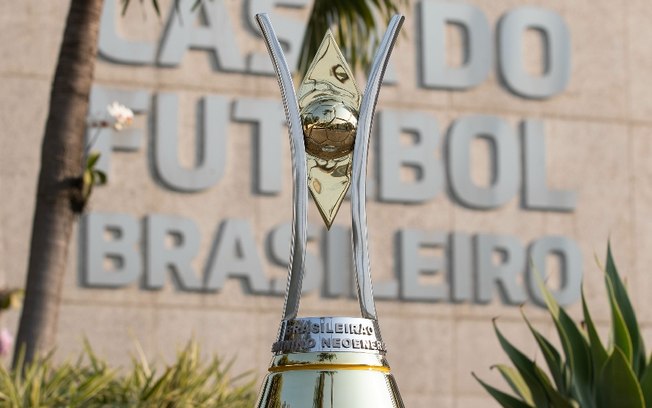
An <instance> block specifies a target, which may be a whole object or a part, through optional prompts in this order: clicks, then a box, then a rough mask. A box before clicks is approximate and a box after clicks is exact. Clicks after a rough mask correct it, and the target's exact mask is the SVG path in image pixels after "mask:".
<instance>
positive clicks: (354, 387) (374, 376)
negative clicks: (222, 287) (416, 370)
mask: <svg viewBox="0 0 652 408" xmlns="http://www.w3.org/2000/svg"><path fill="white" fill-rule="evenodd" d="M389 370H390V369H389V365H388V364H387V361H386V360H385V358H384V357H383V356H380V355H373V354H365V353H350V352H342V353H294V354H284V355H280V356H276V357H274V358H273V359H272V364H271V367H270V369H269V371H270V373H269V374H268V375H267V377H265V380H264V382H263V389H262V392H261V394H260V397H259V400H258V403H257V405H256V406H257V407H258V408H303V407H307V408H310V407H312V408H327V407H328V408H332V407H337V408H402V407H403V406H404V405H403V401H402V400H401V397H400V395H399V393H398V388H397V386H396V382H395V381H394V377H393V376H392V375H391V374H390V372H389Z"/></svg>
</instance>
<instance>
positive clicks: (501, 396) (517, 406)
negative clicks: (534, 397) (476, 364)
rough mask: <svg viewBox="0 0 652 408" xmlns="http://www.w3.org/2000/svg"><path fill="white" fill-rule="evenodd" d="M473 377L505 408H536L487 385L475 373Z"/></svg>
mask: <svg viewBox="0 0 652 408" xmlns="http://www.w3.org/2000/svg"><path fill="white" fill-rule="evenodd" d="M471 375H473V378H475V379H476V380H477V381H478V382H479V383H480V385H482V386H483V387H484V389H485V390H487V392H488V393H489V394H491V396H492V397H494V399H495V400H496V401H498V403H499V404H500V405H502V406H503V407H504V408H534V407H533V406H532V405H529V404H527V403H525V402H523V401H521V400H518V399H516V398H514V397H512V396H511V395H509V394H506V393H504V392H502V391H500V390H499V389H497V388H494V387H492V386H491V385H489V384H487V383H485V382H484V381H482V380H481V379H480V378H478V376H477V375H475V373H471Z"/></svg>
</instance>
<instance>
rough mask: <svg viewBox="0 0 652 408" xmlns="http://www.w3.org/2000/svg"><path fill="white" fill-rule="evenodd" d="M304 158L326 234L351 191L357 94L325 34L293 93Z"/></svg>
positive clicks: (329, 35) (327, 35)
mask: <svg viewBox="0 0 652 408" xmlns="http://www.w3.org/2000/svg"><path fill="white" fill-rule="evenodd" d="M297 98H298V102H299V109H300V114H301V122H302V126H303V134H304V141H305V145H306V152H307V156H308V157H307V164H308V187H309V189H310V193H311V194H312V196H313V198H314V200H315V203H316V204H317V208H318V209H319V213H320V214H321V216H322V218H323V219H324V222H325V223H326V226H327V227H328V228H330V226H331V225H332V223H333V220H334V219H335V216H336V215H337V212H338V210H339V208H340V205H341V204H342V201H343V200H344V196H345V195H346V192H347V190H348V189H349V187H350V185H351V163H352V160H353V154H352V152H353V144H354V141H355V132H356V129H357V125H358V111H359V109H360V100H361V98H362V94H361V92H360V90H359V89H358V86H357V85H356V83H355V80H354V78H353V72H352V71H351V69H350V68H349V66H348V65H347V63H346V61H345V60H344V57H343V56H342V53H341V52H340V50H339V48H338V46H337V44H336V43H335V39H334V38H333V34H332V33H331V32H330V31H328V32H327V33H326V35H325V36H324V40H323V41H322V43H321V45H320V47H319V50H318V51H317V54H316V56H315V59H314V60H313V62H312V64H311V66H310V68H308V73H307V74H306V77H305V78H304V79H303V81H302V82H301V85H300V86H299V90H298V92H297Z"/></svg>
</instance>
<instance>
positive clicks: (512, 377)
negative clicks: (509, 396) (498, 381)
mask: <svg viewBox="0 0 652 408" xmlns="http://www.w3.org/2000/svg"><path fill="white" fill-rule="evenodd" d="M491 368H496V369H497V370H498V371H499V372H500V374H501V375H502V376H503V378H504V379H505V381H507V384H509V386H510V387H511V388H512V390H513V391H514V392H515V393H517V394H518V395H519V396H520V397H521V398H522V399H523V401H525V402H527V403H528V404H530V405H533V404H534V400H533V399H532V392H530V388H529V387H528V386H527V384H526V383H525V380H523V377H522V376H521V374H519V372H518V370H516V369H515V368H514V367H509V366H507V365H505V364H496V365H495V366H493V367H491Z"/></svg>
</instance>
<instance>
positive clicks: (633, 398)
mask: <svg viewBox="0 0 652 408" xmlns="http://www.w3.org/2000/svg"><path fill="white" fill-rule="evenodd" d="M596 401H597V404H598V408H615V407H617V408H645V405H644V404H645V403H644V401H643V392H642V391H641V387H640V386H639V384H638V380H637V378H636V375H635V374H634V371H633V370H632V367H631V366H630V365H629V362H628V361H627V357H626V356H625V354H623V352H622V351H621V350H620V349H619V348H614V350H613V352H612V353H611V355H610V356H609V358H607V361H606V363H605V365H604V367H603V368H602V370H601V371H600V375H599V376H598V379H597V383H596Z"/></svg>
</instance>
